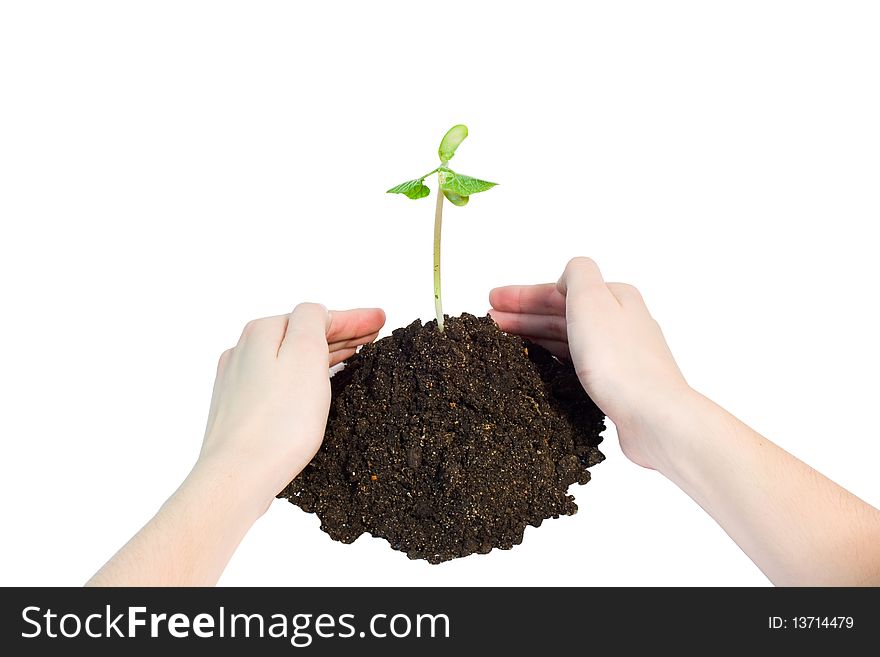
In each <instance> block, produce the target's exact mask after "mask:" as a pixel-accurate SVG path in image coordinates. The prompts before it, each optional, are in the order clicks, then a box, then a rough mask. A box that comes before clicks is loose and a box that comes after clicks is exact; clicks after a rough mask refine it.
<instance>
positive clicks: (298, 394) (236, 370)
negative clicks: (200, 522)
mask: <svg viewBox="0 0 880 657" xmlns="http://www.w3.org/2000/svg"><path fill="white" fill-rule="evenodd" d="M384 323H385V313H383V312H382V311H381V310H379V309H378V308H368V309H358V310H345V311H328V310H327V309H326V308H325V307H324V306H322V305H319V304H314V303H303V304H300V305H298V306H297V307H296V308H295V309H294V310H293V312H292V313H290V314H288V315H278V316H276V317H266V318H264V319H257V320H254V321H252V322H249V323H248V324H247V326H245V328H244V331H243V332H242V334H241V338H240V339H239V341H238V344H237V345H236V346H235V347H234V348H232V349H229V350H227V351H225V352H223V354H222V355H221V356H220V362H219V364H218V366H217V377H216V380H215V382H214V393H213V396H212V399H211V409H210V411H209V413H208V425H207V429H206V431H205V439H204V442H203V445H202V450H201V454H200V456H199V462H200V463H203V464H210V465H213V464H216V463H222V464H223V466H224V467H232V468H234V469H235V470H236V472H237V474H238V475H239V477H237V479H241V475H244V481H245V482H246V485H247V487H248V490H247V491H246V493H247V494H254V495H257V496H258V497H259V498H260V502H261V503H262V501H265V506H266V507H268V505H269V503H270V502H271V501H272V499H273V498H274V497H275V495H277V494H278V493H279V492H280V491H281V490H282V489H283V488H284V486H286V485H287V484H288V483H289V482H290V480H291V479H293V478H294V477H295V476H296V475H297V474H299V473H300V472H301V471H302V469H303V468H304V467H305V466H306V465H307V464H308V463H309V461H310V460H311V459H312V457H313V456H314V455H315V453H316V452H317V451H318V448H319V447H320V446H321V440H322V439H323V436H324V428H325V425H326V422H327V413H328V410H329V408H330V379H329V367H331V366H333V365H336V364H337V363H340V362H342V361H343V360H345V359H346V358H348V357H349V356H351V355H352V354H354V353H355V351H356V350H357V348H358V346H360V345H362V344H366V343H368V342H372V341H373V340H374V339H375V338H376V336H377V335H378V333H379V330H380V329H381V328H382V325H383V324H384ZM196 467H197V468H198V467H199V466H198V464H197V466H196Z"/></svg>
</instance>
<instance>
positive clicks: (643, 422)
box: [88, 258, 880, 586]
mask: <svg viewBox="0 0 880 657" xmlns="http://www.w3.org/2000/svg"><path fill="white" fill-rule="evenodd" d="M489 300H490V303H491V305H492V310H491V311H490V313H491V315H492V317H493V318H494V319H495V321H496V322H497V323H498V325H499V326H500V327H501V328H502V329H503V330H505V331H508V332H511V333H518V334H520V335H524V336H528V337H530V338H531V339H533V340H534V341H536V342H539V343H541V344H543V345H544V346H546V347H547V348H548V349H550V350H551V351H552V352H554V353H555V354H556V355H557V356H559V357H560V358H566V359H571V361H572V363H573V364H574V367H575V369H576V371H577V374H578V378H579V379H580V381H581V383H582V384H583V386H584V389H585V390H586V391H587V393H589V395H590V397H591V398H592V399H593V400H594V401H595V402H596V404H598V406H599V407H600V408H601V409H602V410H603V411H604V412H605V414H606V415H607V416H608V417H609V418H610V419H611V420H612V421H613V422H614V424H615V426H616V427H617V433H618V436H619V438H620V446H621V448H622V450H623V452H624V454H626V456H627V457H628V458H629V459H630V460H632V461H633V462H634V463H637V464H638V465H641V466H643V467H646V468H651V469H654V470H657V471H659V472H661V473H662V474H663V475H665V476H666V477H667V478H669V479H670V480H671V481H672V482H674V483H675V484H676V485H678V486H679V487H680V488H681V489H682V490H683V491H684V492H685V493H687V494H688V495H689V496H690V497H691V498H692V499H693V500H694V501H695V502H697V504H699V505H700V506H701V507H702V508H703V509H705V510H706V511H707V512H708V513H709V514H710V515H711V516H712V517H713V518H714V519H715V520H716V521H717V522H718V523H719V524H720V525H721V527H723V528H724V530H725V531H726V532H727V533H728V534H729V535H730V537H731V538H732V539H733V540H734V541H736V542H737V544H738V545H739V546H740V547H741V548H742V549H743V550H744V551H745V552H746V554H748V555H749V557H751V559H752V560H753V561H754V562H755V564H756V565H757V566H758V567H759V568H760V569H761V570H762V571H763V572H764V573H765V574H766V575H767V577H769V578H770V580H771V581H772V582H774V583H775V584H780V585H880V511H878V510H877V509H875V508H874V507H872V506H870V505H869V504H867V503H865V502H863V501H862V500H860V499H859V498H857V497H856V496H854V495H852V494H851V493H849V492H848V491H846V490H844V489H843V488H841V487H840V486H838V485H837V484H835V483H834V482H832V481H830V480H829V479H827V478H825V477H824V476H822V475H821V474H819V473H818V472H816V471H815V470H813V469H812V468H810V467H809V466H808V465H806V464H804V463H802V462H801V461H799V460H798V459H796V458H795V457H793V456H792V455H791V454H789V453H787V452H786V451H784V450H783V449H781V448H779V447H778V446H776V445H774V444H773V443H772V442H770V441H769V440H768V439H766V438H764V437H763V436H761V435H760V434H758V433H756V432H755V431H754V430H752V429H750V428H749V427H748V426H746V425H745V424H743V423H742V422H740V421H739V420H738V419H736V418H735V417H733V416H732V415H730V414H729V413H727V412H726V411H725V410H724V409H722V408H721V407H719V406H718V405H716V404H714V403H713V402H712V401H710V400H709V399H707V398H705V397H703V396H702V395H700V394H699V393H698V392H696V391H695V390H693V389H692V388H691V387H690V386H689V385H688V384H687V382H686V381H685V379H684V377H683V376H682V373H681V371H680V370H679V369H678V366H677V365H676V363H675V360H674V358H673V357H672V354H671V352H670V351H669V347H668V346H667V344H666V340H665V339H664V337H663V333H662V332H661V330H660V327H659V326H658V325H657V323H656V322H655V321H654V319H653V318H652V317H651V315H650V313H649V312H648V309H647V307H646V305H645V303H644V301H643V300H642V297H641V295H640V294H639V292H638V290H636V289H635V288H634V287H632V286H630V285H624V284H621V283H606V282H605V281H604V280H603V279H602V275H601V273H600V272H599V268H598V267H597V266H596V263H594V262H593V261H592V260H590V259H588V258H575V259H573V260H571V261H570V262H569V263H568V265H567V266H566V268H565V271H564V272H563V274H562V277H561V278H560V279H559V281H558V282H557V283H555V284H554V283H549V284H545V285H525V286H520V285H517V286H508V287H501V288H496V289H495V290H492V292H491V294H490V297H489ZM384 321H385V316H384V314H383V313H382V311H381V310H378V309H361V310H350V311H344V312H332V313H330V312H328V311H327V310H326V309H325V308H324V307H323V306H320V305H316V304H301V305H299V306H297V307H296V309H295V310H294V311H293V312H292V313H290V314H289V315H281V316H278V317H269V318H266V319H260V320H255V321H253V322H251V323H249V324H248V325H247V327H245V330H244V332H243V333H242V337H241V339H240V340H239V343H238V345H237V346H236V347H235V348H234V349H231V350H229V351H226V352H224V354H223V355H222V356H221V357H220V362H219V364H218V368H217V379H216V382H215V384H214V395H213V398H212V401H211V409H210V411H209V414H208V426H207V430H206V432H205V438H204V443H203V446H202V450H201V454H200V456H199V458H198V461H197V462H196V465H195V466H194V467H193V470H192V472H191V473H190V474H189V476H188V477H187V478H186V480H185V481H184V482H183V484H182V485H181V486H180V488H179V489H178V490H177V491H176V492H175V493H174V494H173V495H172V496H171V498H169V500H168V501H167V502H166V503H165V504H164V505H163V507H162V508H161V509H160V510H159V512H158V513H157V514H156V516H155V517H154V518H153V519H152V520H151V521H150V522H149V523H147V525H146V526H144V528H143V529H141V531H140V532H138V534H136V535H135V536H134V538H132V539H131V540H130V541H129V542H128V543H127V544H126V545H125V546H124V547H123V548H122V549H121V550H120V551H119V552H117V553H116V555H115V556H114V557H113V558H111V559H110V561H108V562H107V564H106V565H105V566H104V567H103V568H102V569H101V570H100V571H98V573H96V574H95V576H94V577H93V578H92V579H91V580H90V581H89V582H88V584H90V585H108V586H109V585H209V584H214V583H216V581H217V579H218V578H219V577H220V574H221V573H222V572H223V569H224V568H225V566H226V564H227V562H228V561H229V558H230V557H231V556H232V553H233V552H234V551H235V548H236V547H237V546H238V544H239V542H240V541H241V539H242V537H243V536H244V535H245V533H246V532H247V531H248V529H249V528H250V527H251V525H252V524H253V523H254V522H255V521H256V520H257V519H258V518H259V517H260V516H261V515H262V514H263V513H265V511H266V510H267V509H268V507H269V505H270V504H271V502H272V501H273V499H274V498H275V495H276V494H277V493H278V492H279V491H280V490H281V489H282V488H284V486H285V485H286V484H287V483H288V482H289V481H290V480H291V479H293V478H294V477H295V476H296V475H298V474H299V473H300V472H301V471H302V469H303V468H304V467H305V466H306V464H307V463H308V462H309V460H310V459H311V458H312V456H314V454H315V452H316V451H317V450H318V448H319V447H320V444H321V439H322V437H323V434H324V426H325V424H326V421H327V412H328V409H329V404H330V386H329V377H328V367H329V366H332V365H334V364H336V363H339V362H341V361H342V360H344V359H345V358H348V357H349V356H351V355H352V354H353V353H354V352H355V350H356V348H357V347H358V346H359V345H362V344H366V343H367V342H370V341H372V340H374V339H375V338H376V336H377V335H378V332H379V330H380V329H381V327H382V325H383V324H384Z"/></svg>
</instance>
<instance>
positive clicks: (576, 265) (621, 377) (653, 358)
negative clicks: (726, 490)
mask: <svg viewBox="0 0 880 657" xmlns="http://www.w3.org/2000/svg"><path fill="white" fill-rule="evenodd" d="M489 302H490V303H491V305H492V310H491V311H490V314H491V316H492V318H493V319H494V320H495V322H496V323H497V324H498V326H499V327H500V328H501V329H502V330H504V331H508V332H510V333H516V334H519V335H522V336H525V337H528V338H530V339H531V340H533V341H534V342H537V343H538V344H541V345H543V346H544V347H546V348H547V349H549V350H550V351H551V352H553V353H554V354H556V355H557V356H559V357H561V358H566V359H569V358H570V359H571V361H572V364H573V365H574V367H575V370H576V371H577V375H578V378H579V379H580V382H581V384H582V385H583V386H584V389H585V390H586V391H587V394H589V395H590V397H591V398H592V399H593V401H594V402H596V404H597V405H598V406H599V408H601V409H602V411H603V412H604V413H605V414H606V415H607V416H608V417H609V418H610V419H611V420H612V421H613V422H614V424H615V425H616V426H617V432H618V435H619V437H620V446H621V448H622V449H623V452H624V453H625V454H626V455H627V456H628V457H629V458H630V459H631V460H632V461H634V462H636V463H638V464H639V465H642V466H645V467H648V468H657V467H658V465H659V460H660V459H662V458H663V457H664V454H663V451H664V450H663V446H662V445H658V444H657V442H658V441H657V440H656V438H657V437H659V435H660V431H659V427H662V426H663V425H664V424H665V423H666V420H667V419H668V415H669V414H670V413H671V412H673V411H672V410H671V408H672V407H673V405H674V404H676V403H678V402H680V401H681V400H683V399H686V398H688V396H689V395H691V394H695V393H693V391H691V389H690V388H689V386H688V385H687V383H686V382H685V380H684V377H683V376H682V374H681V372H680V371H679V369H678V366H677V365H676V364H675V360H674V359H673V357H672V354H671V353H670V351H669V347H668V346H667V345H666V340H665V339H664V337H663V333H662V332H661V330H660V327H659V326H658V325H657V322H655V321H654V319H653V318H652V317H651V315H650V313H649V312H648V309H647V307H646V306H645V302H644V301H643V300H642V296H641V294H639V292H638V290H636V289H635V288H634V287H632V286H631V285H625V284H622V283H605V281H604V280H603V279H602V274H601V273H600V272H599V268H598V267H597V266H596V263H595V262H593V261H592V260H590V259H589V258H574V259H573V260H571V261H570V262H569V263H568V265H567V266H566V268H565V271H564V272H563V274H562V277H561V278H560V279H559V282H558V283H556V284H553V283H549V284H546V285H513V286H508V287H500V288H496V289H494V290H492V292H491V293H490V295H489Z"/></svg>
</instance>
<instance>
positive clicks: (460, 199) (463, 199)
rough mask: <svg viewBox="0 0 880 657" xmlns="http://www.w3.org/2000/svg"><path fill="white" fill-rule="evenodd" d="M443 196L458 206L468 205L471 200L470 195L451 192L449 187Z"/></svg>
mask: <svg viewBox="0 0 880 657" xmlns="http://www.w3.org/2000/svg"><path fill="white" fill-rule="evenodd" d="M443 196H445V197H446V200H448V201H449V202H450V203H452V205H457V206H458V207H461V206H463V205H467V203H468V201H469V200H470V197H469V196H459V195H458V194H456V193H455V192H450V191H449V190H448V189H444V190H443Z"/></svg>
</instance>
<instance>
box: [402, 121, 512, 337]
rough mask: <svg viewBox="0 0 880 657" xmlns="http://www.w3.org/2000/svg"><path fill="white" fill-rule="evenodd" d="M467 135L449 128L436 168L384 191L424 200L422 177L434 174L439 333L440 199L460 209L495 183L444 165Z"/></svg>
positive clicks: (439, 321)
mask: <svg viewBox="0 0 880 657" xmlns="http://www.w3.org/2000/svg"><path fill="white" fill-rule="evenodd" d="M467 136H468V129H467V126H463V125H455V126H452V127H451V128H450V129H449V132H447V133H446V134H445V135H444V136H443V140H442V141H441V142H440V148H439V149H437V154H438V155H439V156H440V166H439V167H437V168H436V169H433V170H431V171H429V172H428V173H426V174H425V175H424V176H422V177H421V178H416V179H415V180H407V181H406V182H405V183H400V184H399V185H397V186H396V187H392V188H391V189H389V190H388V193H389V194H404V195H405V196H406V197H407V198H411V199H419V198H425V197H426V196H428V195H429V194H430V193H431V190H430V188H429V187H428V186H427V185H425V178H427V177H428V176H430V175H432V174H435V173H436V174H437V180H438V182H439V185H440V190H441V191H442V192H443V193H442V194H437V206H436V210H435V211H434V311H435V312H436V313H437V328H438V330H440V331H442V330H443V299H442V297H441V295H440V229H441V227H442V225H443V199H444V198H446V199H447V200H448V201H449V202H450V203H452V204H453V205H457V206H459V207H462V206H465V205H467V203H468V200H469V199H470V197H471V195H472V194H476V193H478V192H485V191H486V190H487V189H491V188H492V187H494V186H495V185H496V184H497V183H492V182H487V181H485V180H480V179H478V178H471V177H470V176H465V175H462V174H460V173H456V172H455V171H453V170H452V169H450V168H449V167H448V166H447V165H448V164H449V160H451V159H452V156H453V155H455V149H456V148H458V147H459V145H460V144H461V142H463V141H464V140H465V137H467Z"/></svg>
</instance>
